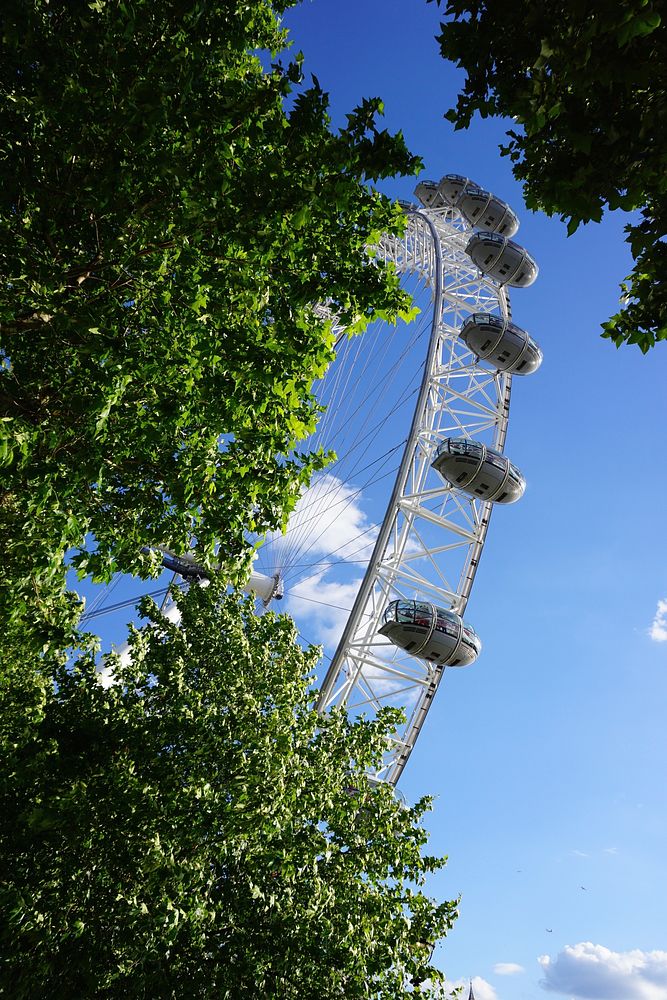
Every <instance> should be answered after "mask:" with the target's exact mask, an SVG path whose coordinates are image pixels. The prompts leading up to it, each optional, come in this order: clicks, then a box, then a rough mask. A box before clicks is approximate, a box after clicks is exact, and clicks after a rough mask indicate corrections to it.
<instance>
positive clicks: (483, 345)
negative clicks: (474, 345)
mask: <svg viewBox="0 0 667 1000" xmlns="http://www.w3.org/2000/svg"><path fill="white" fill-rule="evenodd" d="M491 343H492V339H491V337H489V339H488V340H485V341H484V343H483V344H482V346H481V347H480V351H485V350H486V349H487V347H489V346H490V345H491Z"/></svg>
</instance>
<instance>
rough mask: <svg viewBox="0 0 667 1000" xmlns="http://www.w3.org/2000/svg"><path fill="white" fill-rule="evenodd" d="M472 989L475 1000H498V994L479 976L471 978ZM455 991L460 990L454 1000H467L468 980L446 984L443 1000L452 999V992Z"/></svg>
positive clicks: (458, 980)
mask: <svg viewBox="0 0 667 1000" xmlns="http://www.w3.org/2000/svg"><path fill="white" fill-rule="evenodd" d="M472 988H473V992H474V994H475V1000H498V994H497V993H496V991H495V990H494V988H493V986H492V985H491V983H487V981H486V979H482V977H481V976H473V977H472ZM456 989H458V990H460V992H459V993H458V994H457V995H456V1000H468V991H469V989H470V980H469V979H457V980H456V982H446V983H445V993H444V996H443V1000H449V998H450V997H453V995H454V994H453V992H452V991H453V990H456Z"/></svg>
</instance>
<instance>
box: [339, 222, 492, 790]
mask: <svg viewBox="0 0 667 1000" xmlns="http://www.w3.org/2000/svg"><path fill="white" fill-rule="evenodd" d="M406 213H407V216H408V218H407V227H406V232H405V234H404V236H403V237H402V238H401V239H398V238H385V239H384V240H383V241H382V242H381V245H380V246H379V248H378V256H380V257H381V258H383V259H384V260H386V261H389V262H393V264H394V265H395V266H396V268H397V270H398V271H399V272H400V273H406V274H407V273H413V274H416V275H417V276H418V277H419V278H420V279H421V280H422V281H423V282H424V283H425V284H426V285H427V286H428V287H429V288H430V289H431V293H432V301H433V307H432V308H433V313H432V328H431V336H430V341H429V348H428V357H427V361H426V365H425V368H424V376H423V380H422V385H421V388H420V391H419V395H418V400H417V405H416V409H415V414H414V418H413V423H412V427H411V429H410V433H409V435H408V439H407V444H406V448H405V451H404V454H403V459H402V462H401V465H400V468H399V471H398V475H397V479H396V482H395V485H394V489H393V491H392V495H391V498H390V500H389V504H388V507H387V511H386V514H385V517H384V521H383V524H382V527H381V529H380V532H379V534H378V538H377V541H376V544H375V547H374V551H373V555H372V557H371V560H370V563H369V565H368V568H367V570H366V574H365V576H364V579H363V582H362V584H361V587H360V589H359V592H358V594H357V598H356V600H355V603H354V606H353V608H352V611H351V614H350V616H349V618H348V620H347V623H346V626H345V629H344V632H343V635H342V637H341V640H340V643H339V645H338V648H337V650H336V653H335V655H334V657H333V659H332V661H331V665H330V668H329V670H328V672H327V674H326V677H325V678H324V682H323V685H322V690H321V694H320V702H319V708H320V710H321V711H326V710H327V709H329V708H331V707H332V706H334V705H345V706H346V708H347V710H348V711H349V712H350V713H352V714H356V713H360V712H363V713H366V714H369V713H370V714H372V713H373V712H376V711H378V710H379V709H380V708H381V707H382V706H383V705H393V706H401V707H403V708H404V709H405V711H406V715H407V721H406V723H405V724H404V725H403V726H402V727H401V729H400V730H399V732H398V733H397V735H396V738H395V739H394V741H393V742H392V745H391V746H390V748H389V750H388V753H387V755H386V758H385V762H384V764H383V767H382V768H381V769H380V771H379V772H378V774H377V778H378V779H381V780H385V781H388V782H389V783H391V784H395V783H396V782H397V781H398V779H399V777H400V775H401V773H402V771H403V768H404V767H405V765H406V763H407V760H408V758H409V756H410V753H411V751H412V748H413V747H414V745H415V742H416V740H417V737H418V736H419V733H420V730H421V727H422V725H423V723H424V719H425V718H426V714H427V712H428V710H429V707H430V705H431V703H432V701H433V697H434V695H435V692H436V690H437V688H438V685H439V684H440V681H441V679H442V675H443V672H444V668H443V667H439V666H436V665H434V664H431V663H428V662H426V661H424V660H420V659H418V658H417V657H414V656H411V655H410V654H409V653H407V652H405V651H404V650H401V649H399V648H397V647H396V646H394V645H393V644H391V643H389V642H388V640H386V639H385V638H384V637H383V636H382V635H380V634H379V633H378V630H379V628H380V626H381V625H382V615H383V613H384V611H385V609H386V607H387V605H388V604H389V602H390V601H392V600H395V599H397V598H406V599H421V600H425V601H429V602H432V603H433V604H436V605H438V606H441V607H450V608H452V609H453V610H454V611H456V612H457V613H459V614H461V615H462V614H463V613H464V612H465V609H466V605H467V603H468V598H469V596H470V591H471V587H472V583H473V580H474V577H475V573H476V570H477V566H478V564H479V559H480V556H481V553H482V549H483V546H484V541H485V538H486V533H487V530H488V526H489V519H490V516H491V509H492V504H491V503H488V502H483V501H480V500H476V499H472V498H470V497H469V496H467V495H466V494H465V493H463V492H461V491H460V490H457V489H455V488H453V487H451V486H449V485H448V484H446V483H444V481H443V480H442V479H441V478H440V477H439V476H438V474H437V473H435V472H434V470H432V469H431V462H432V460H433V457H434V453H435V449H436V448H437V446H438V444H439V443H440V442H441V441H442V439H443V438H445V437H467V438H473V439H476V440H483V441H485V443H487V444H490V445H491V446H492V447H494V448H496V449H497V450H498V451H502V450H503V448H504V445H505V438H506V434H507V423H508V417H509V402H510V389H511V376H509V375H506V374H503V373H498V372H496V371H491V370H489V369H488V368H485V367H483V366H482V365H480V364H479V363H478V362H477V359H476V358H475V356H474V355H473V354H472V353H471V352H470V351H469V350H468V348H467V347H466V346H465V344H464V343H463V341H462V340H460V338H459V336H458V333H459V330H460V328H461V325H462V324H463V322H464V321H465V319H466V318H467V317H468V316H469V315H470V314H471V313H473V312H491V313H496V314H498V315H501V316H503V317H504V318H505V319H508V318H509V308H510V307H509V298H508V295H507V292H506V290H505V289H504V288H503V287H502V286H500V285H498V284H497V283H496V282H495V281H493V280H492V279H490V278H488V277H486V276H484V275H483V274H481V273H480V271H479V270H478V269H477V267H476V266H475V265H474V264H473V262H472V261H471V259H470V257H468V255H467V254H466V253H465V246H466V244H467V242H468V239H469V238H470V235H471V233H472V230H471V228H470V226H469V225H468V223H467V222H466V221H465V220H464V219H463V217H462V216H461V215H460V213H458V212H457V211H456V210H455V209H452V208H440V209H418V208H416V207H415V206H410V207H409V208H408V207H406ZM473 669H474V668H473Z"/></svg>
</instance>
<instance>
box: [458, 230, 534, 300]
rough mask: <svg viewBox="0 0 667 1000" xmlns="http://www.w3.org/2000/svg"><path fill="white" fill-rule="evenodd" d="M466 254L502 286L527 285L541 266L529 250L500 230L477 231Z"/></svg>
mask: <svg viewBox="0 0 667 1000" xmlns="http://www.w3.org/2000/svg"><path fill="white" fill-rule="evenodd" d="M466 253H467V254H468V255H469V256H470V257H472V259H473V261H474V262H475V264H476V265H477V267H478V268H479V269H480V271H483V272H484V274H488V275H489V277H491V278H494V280H495V281H497V282H499V284H501V285H511V286H512V287H513V288H527V287H528V285H532V283H533V282H534V281H535V278H536V277H537V272H538V267H537V264H536V263H535V261H534V260H533V258H532V257H531V256H530V254H529V253H528V251H527V250H524V248H523V247H521V246H519V244H518V243H515V242H514V241H513V240H510V239H508V238H507V237H506V236H501V235H500V233H487V232H480V233H475V235H474V236H471V238H470V239H469V241H468V246H467V247H466Z"/></svg>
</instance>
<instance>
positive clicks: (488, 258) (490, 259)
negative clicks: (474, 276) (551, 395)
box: [484, 253, 493, 267]
mask: <svg viewBox="0 0 667 1000" xmlns="http://www.w3.org/2000/svg"><path fill="white" fill-rule="evenodd" d="M492 260H493V254H492V253H490V254H489V256H488V257H487V258H486V260H485V261H484V266H485V267H486V265H487V264H488V263H489V262H490V261H492Z"/></svg>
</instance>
